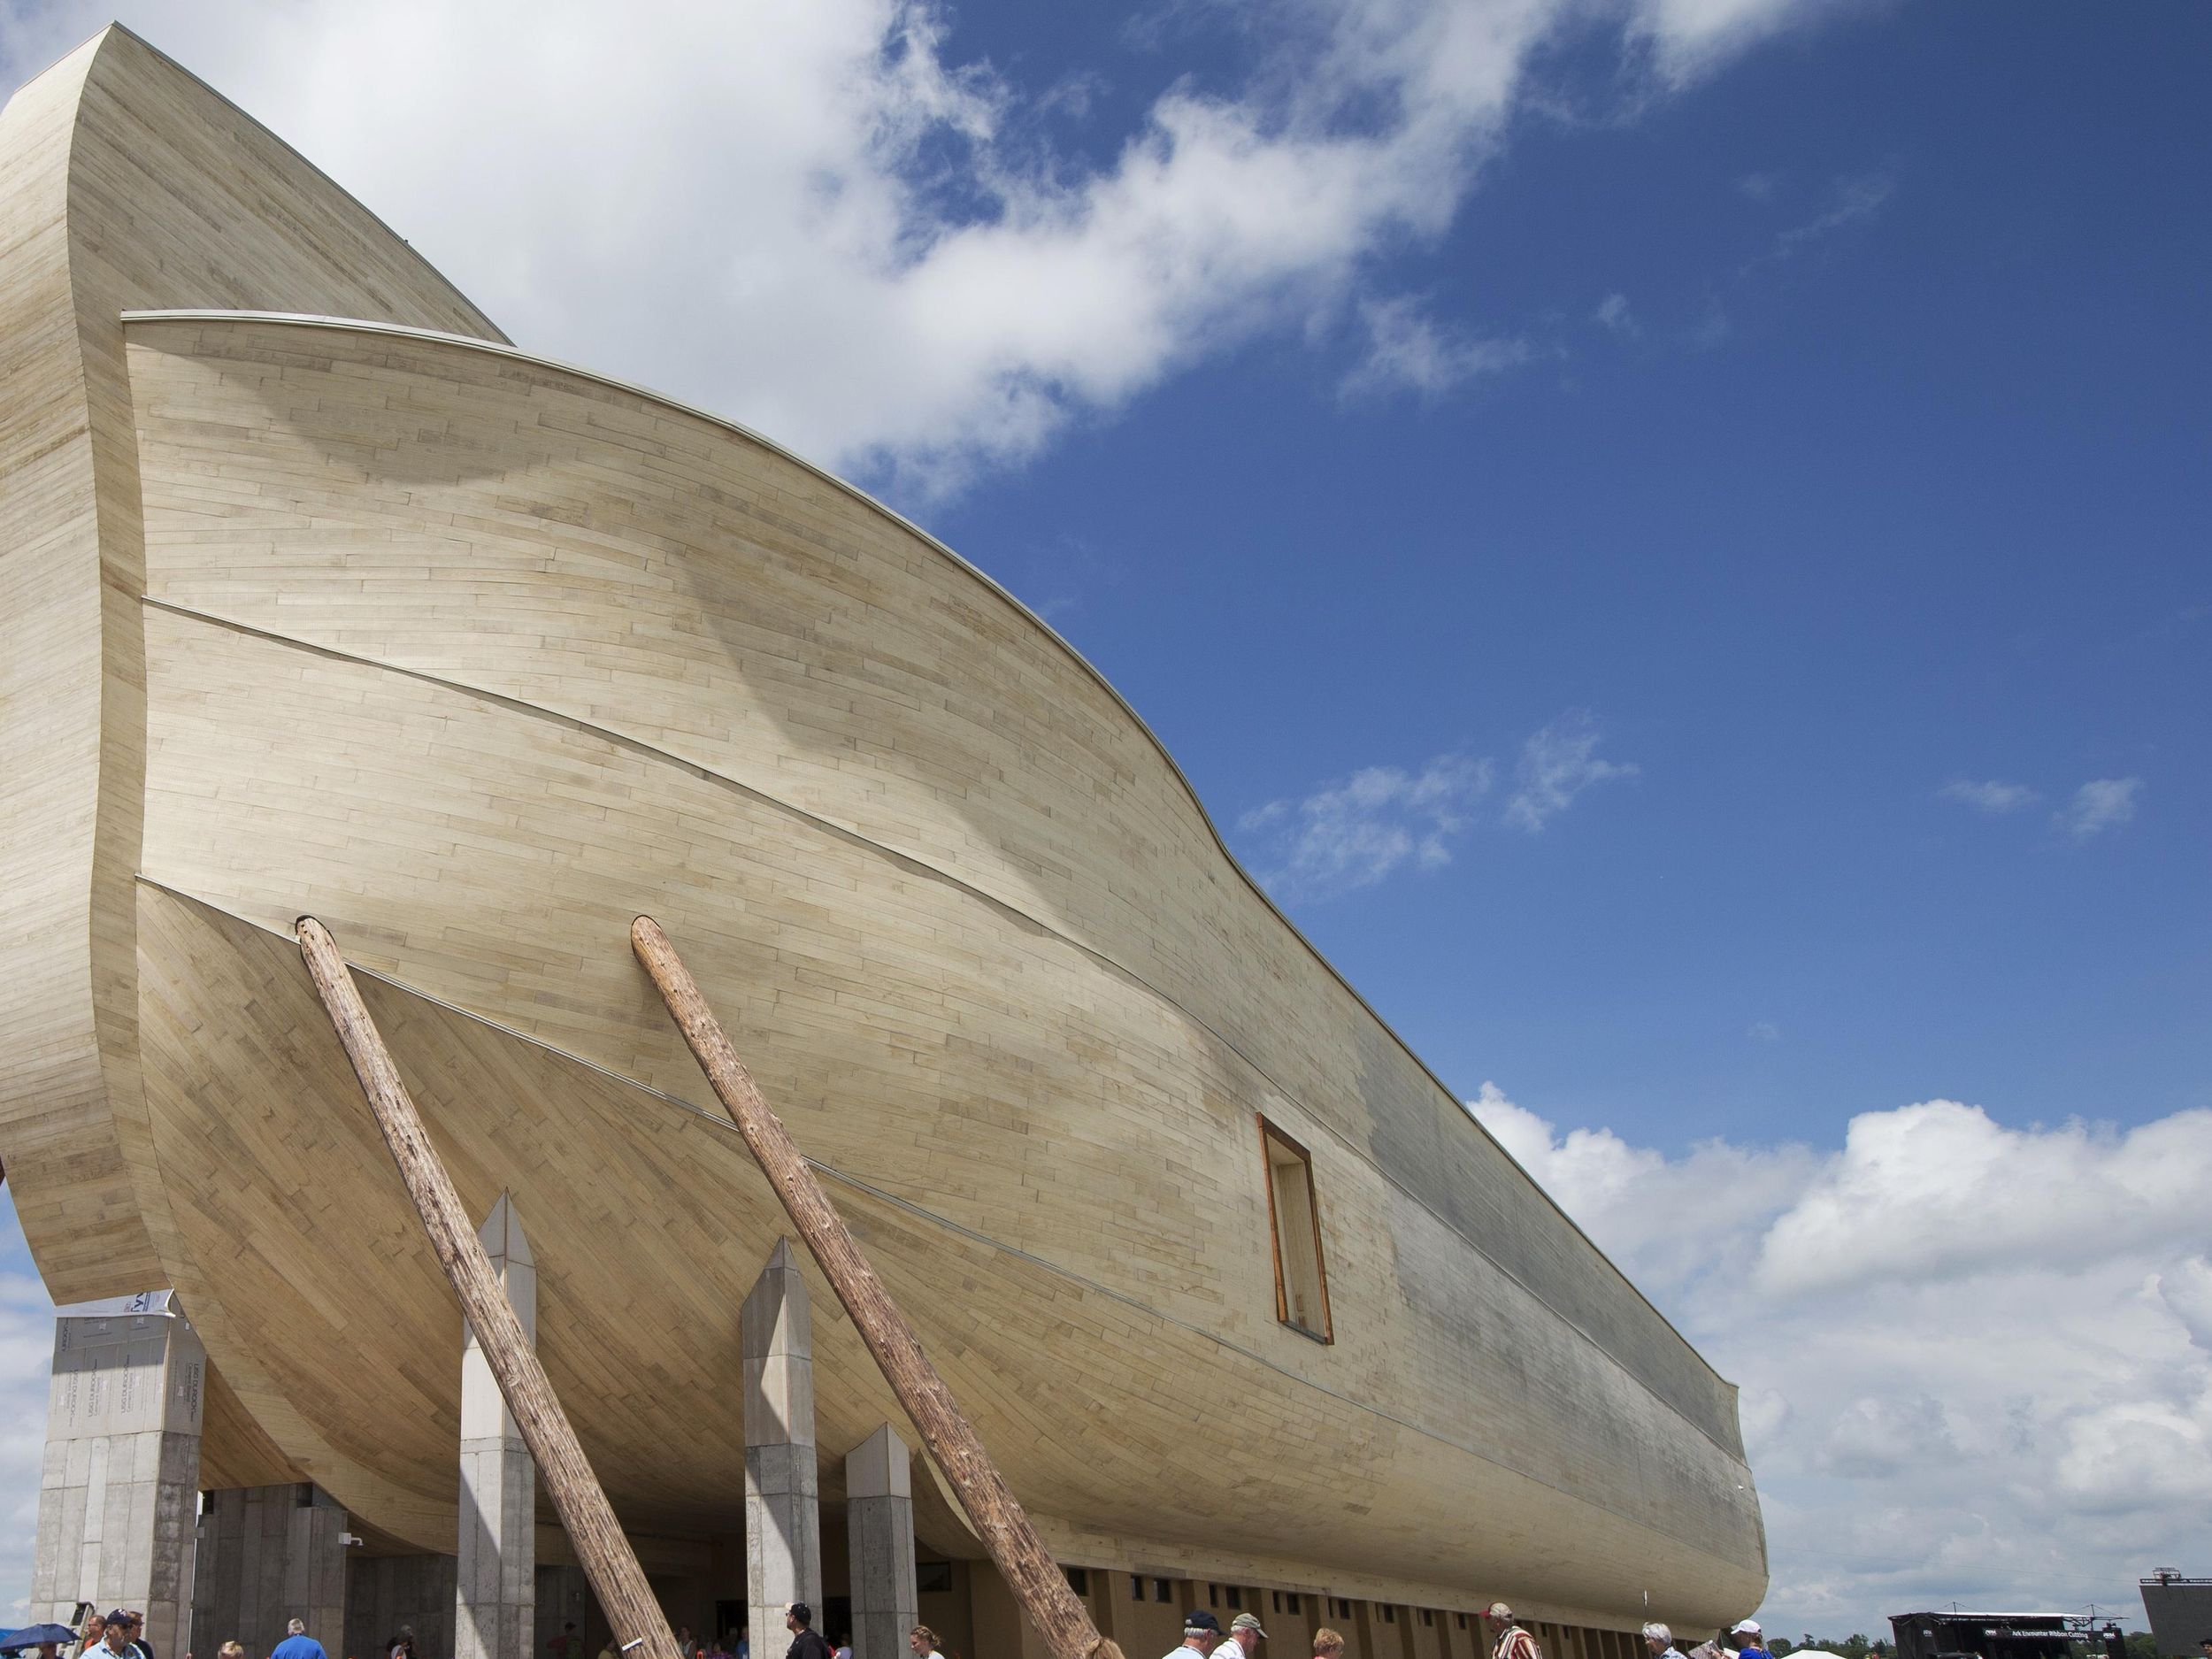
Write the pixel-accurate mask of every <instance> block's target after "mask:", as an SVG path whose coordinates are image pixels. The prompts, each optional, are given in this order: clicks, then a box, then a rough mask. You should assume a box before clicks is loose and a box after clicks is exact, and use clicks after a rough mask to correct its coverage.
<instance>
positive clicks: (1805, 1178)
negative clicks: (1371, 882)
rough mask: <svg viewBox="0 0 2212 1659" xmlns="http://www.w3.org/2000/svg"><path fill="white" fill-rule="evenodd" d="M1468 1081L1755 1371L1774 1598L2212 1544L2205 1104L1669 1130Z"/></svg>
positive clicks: (1601, 1234) (1628, 1251) (1555, 1181)
mask: <svg viewBox="0 0 2212 1659" xmlns="http://www.w3.org/2000/svg"><path fill="white" fill-rule="evenodd" d="M1469 1110H1471V1111H1473V1112H1474V1113H1475V1114H1476V1116H1478V1117H1479V1118H1481V1119H1482V1121H1483V1122H1484V1123H1485V1124H1486V1125H1488V1126H1489V1127H1490V1128H1491V1130H1492V1133H1494V1134H1496V1135H1497V1136H1498V1138H1499V1139H1500V1141H1502V1142H1503V1143H1504V1144H1505V1146H1506V1147H1507V1148H1508V1149H1509V1151H1511V1152H1512V1153H1513V1154H1514V1155H1515V1156H1517V1158H1519V1159H1520V1161H1521V1162H1522V1163H1523V1164H1524V1165H1525V1166H1526V1167H1527V1168H1528V1170H1529V1171H1530V1172H1531V1173H1532V1175H1534V1176H1535V1177H1536V1178H1537V1179H1539V1180H1540V1181H1542V1182H1543V1183H1544V1184H1545V1186H1546V1187H1548V1188H1549V1189H1550V1190H1551V1192H1552V1194H1553V1195H1554V1196H1555V1197H1556V1198H1557V1199H1558V1200H1559V1201H1560V1202H1561V1203H1562V1205H1563V1206H1564V1208H1565V1209H1566V1210H1567V1211H1568V1213H1569V1214H1571V1215H1572V1216H1574V1217H1575V1218H1576V1219H1577V1220H1578V1221H1579V1222H1580V1223H1581V1224H1582V1225H1584V1226H1585V1227H1586V1228H1587V1229H1588V1230H1589V1232H1590V1233H1591V1235H1592V1237H1593V1238H1594V1239H1595V1240H1597V1242H1598V1244H1599V1245H1600V1246H1601V1248H1604V1249H1606V1250H1607V1251H1608V1252H1609V1253H1610V1254H1611V1255H1612V1256H1613V1257H1614V1259H1615V1260H1616V1261H1617V1262H1619V1263H1620V1264H1621V1265H1622V1267H1623V1268H1624V1270H1625V1271H1627V1272H1628V1273H1629V1275H1630V1277H1631V1278H1632V1279H1634V1280H1635V1281H1636V1282H1637V1284H1638V1285H1639V1286H1640V1287H1641V1288H1643V1289H1644V1290H1645V1291H1646V1292H1647V1294H1650V1295H1651V1296H1652V1298H1653V1299H1654V1300H1655V1302H1657V1303H1658V1304H1659V1305H1660V1307H1661V1308H1662V1309H1663V1310H1665V1311H1666V1312H1667V1313H1668V1314H1669V1316H1670V1317H1672V1318H1673V1319H1674V1320H1675V1321H1676V1323H1677V1324H1678V1325H1680V1326H1681V1328H1682V1329H1683V1331H1684V1333H1685V1334H1686V1335H1687V1336H1689V1337H1690V1339H1691V1340H1693V1341H1694V1342H1696V1343H1697V1344H1698V1345H1699V1347H1700V1348H1701V1349H1702V1351H1703V1352H1704V1353H1705V1354H1706V1356H1708V1357H1709V1359H1711V1360H1712V1361H1713V1363H1715V1364H1716V1365H1717V1367H1718V1368H1719V1369H1720V1371H1721V1372H1722V1374H1723V1375H1724V1376H1727V1377H1730V1378H1732V1379H1734V1380H1736V1381H1737V1382H1738V1383H1739V1384H1740V1385H1741V1387H1742V1394H1741V1410H1742V1420H1743V1425H1744V1431H1745V1436H1746V1440H1747V1445H1748V1446H1749V1448H1750V1451H1751V1458H1752V1465H1753V1469H1754V1471H1755V1473H1756V1475H1757V1476H1758V1479H1759V1486H1760V1494H1761V1500H1762V1502H1763V1506H1764V1509H1765V1512H1766V1517H1767V1529H1768V1539H1769V1544H1770V1550H1771V1553H1772V1558H1773V1571H1774V1581H1773V1587H1772V1589H1771V1591H1770V1594H1769V1596H1768V1600H1767V1607H1766V1609H1765V1611H1766V1616H1767V1622H1768V1624H1769V1626H1770V1628H1775V1629H1781V1630H1788V1631H1798V1630H1812V1631H1816V1632H1821V1633H1823V1634H1829V1633H1835V1634H1841V1633H1843V1632H1848V1631H1851V1630H1859V1631H1863V1632H1868V1633H1870V1634H1875V1633H1881V1634H1886V1629H1887V1627H1886V1624H1885V1623H1883V1618H1884V1616H1885V1615H1886V1614H1887V1613H1890V1612H1893V1611H1896V1610H1898V1609H1901V1608H1903V1607H1907V1606H1909V1605H1913V1604H1915V1603H1916V1602H1919V1601H1923V1599H1924V1598H1929V1597H1934V1598H1939V1599H1940V1600H1943V1601H1948V1600H1950V1599H1952V1598H1953V1597H1957V1598H1959V1599H1961V1600H1969V1601H1980V1602H1982V1603H1984V1604H1985V1605H1986V1604H1991V1603H1994V1604H1999V1605H2034V1606H2043V1605H2053V1606H2061V1607H2065V1606H2078V1605H2081V1604H2083V1603H2085V1602H2087V1601H2091V1600H2095V1601H2100V1602H2106V1601H2110V1602H2122V1601H2125V1600H2126V1599H2127V1598H2129V1597H2130V1596H2131V1595H2132V1594H2133V1593H2134V1579H2135V1577H2136V1575H2137V1574H2138V1573H2139V1571H2141V1570H2142V1569H2143V1568H2144V1567H2146V1566H2147V1565H2149V1564H2152V1563H2154V1561H2162V1560H2166V1559H2170V1558H2177V1559H2187V1558H2189V1557H2190V1556H2191V1555H2197V1556H2206V1555H2212V1521H2208V1517H2207V1512H2206V1510H2205V1509H2204V1505H2203V1502H2202V1494H2203V1493H2204V1491H2205V1490H2206V1489H2207V1486H2208V1484H2212V1263H2208V1261H2207V1259H2206V1238H2207V1235H2206V1233H2205V1228H2204V1224H2203V1219H2202V1210H2203V1204H2202V1194H2203V1193H2204V1191H2205V1190H2206V1185H2207V1181H2208V1179H2212V1112H2207V1111H2187V1112H2181V1113H2177V1114H2175V1115H2173V1116H2171V1117H2169V1118H2162V1119H2158V1120H2155V1121H2153V1122H2151V1123H2147V1124H2144V1125H2139V1126H2138V1127H2136V1128H2133V1129H2131V1130H2127V1131H2121V1130H2117V1129H2114V1128H2109V1127H2103V1126H2099V1125H2091V1124H2086V1123H2080V1122H2070V1123H2067V1124H2063V1125H2055V1126H2032V1127H2028V1128H2013V1127H2009V1126H2007V1125H2001V1124H1999V1123H1998V1122H1996V1121H1995V1120H1994V1119H1993V1118H1991V1117H1990V1116H1989V1115H1988V1113H1987V1112H1985V1110H1982V1109H1980V1108H1978V1107H1973V1106H1968V1105H1963V1104H1961V1103H1959V1102H1948V1101H1928V1102H1920V1103H1918V1104H1915V1105H1910V1106H1903V1107H1900V1108H1897V1109H1895V1110H1886V1111H1871V1112H1866V1113H1863V1114H1862V1115H1860V1116H1859V1117H1857V1118H1854V1119H1853V1120H1852V1122H1851V1124H1850V1125H1849V1126H1848V1129H1847V1132H1846V1135H1845V1139H1844V1144H1843V1146H1842V1147H1841V1148H1839V1149H1832V1150H1822V1149H1817V1148H1809V1147H1805V1146H1800V1145H1793V1144H1788V1143H1782V1144H1776V1145H1770V1146H1739V1145H1733V1144H1731V1143H1727V1142H1723V1141H1711V1142H1706V1143H1702V1144H1700V1145H1698V1146H1695V1147H1693V1148H1690V1149H1689V1150H1688V1151H1687V1152H1685V1153H1682V1154H1680V1155H1678V1156H1666V1155H1663V1154H1662V1153H1660V1152H1659V1151H1657V1150H1655V1149H1654V1148H1644V1147H1638V1146H1634V1145H1632V1144H1631V1143H1630V1142H1628V1141H1624V1140H1623V1139H1622V1138H1621V1137H1620V1136H1618V1135H1617V1134H1615V1133H1612V1132H1611V1131H1609V1130H1605V1129H1594V1130H1593V1129H1576V1130H1571V1131H1568V1132H1565V1133H1562V1132H1561V1131H1560V1130H1558V1129H1557V1128H1556V1127H1555V1126H1554V1125H1553V1124H1551V1123H1549V1122H1548V1121H1546V1120H1545V1119H1544V1118H1541V1117H1540V1116H1538V1115H1537V1114H1535V1113H1533V1112H1532V1111H1529V1110H1527V1109H1525V1108H1524V1107H1521V1106H1518V1105H1517V1104H1515V1103H1514V1102H1511V1101H1510V1100H1509V1099H1507V1098H1506V1097H1505V1096H1504V1095H1503V1094H1502V1092H1501V1091H1499V1090H1498V1089H1497V1088H1496V1087H1495V1086H1494V1085H1490V1084H1486V1085H1485V1086H1484V1087H1483V1091H1482V1094H1481V1097H1480V1098H1479V1099H1478V1100H1476V1101H1474V1102H1471V1104H1470V1108H1469Z"/></svg>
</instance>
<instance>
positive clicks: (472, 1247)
mask: <svg viewBox="0 0 2212 1659" xmlns="http://www.w3.org/2000/svg"><path fill="white" fill-rule="evenodd" d="M296 926H297V930H298V933H299V941H300V955H301V956H303V957H304V958H305V959H306V963H307V972H308V975H309V977H310V978H311V979H313V980H314V982H315V991H316V995H319V996H320V997H321V998H322V1003H323V1008H324V1010H325V1011H326V1012H327V1013H328V1014H329V1016H330V1023H331V1025H333V1026H334V1027H335V1028H336V1030H337V1033H338V1041H340V1042H342V1043H343V1044H344V1045H345V1050H346V1058H347V1059H348V1060H349V1061H351V1062H352V1063H353V1074H354V1075H355V1076H356V1077H357V1078H358V1079H361V1092H362V1093H363V1094H365V1095H367V1096H368V1099H369V1106H370V1109H371V1110H373V1111H374V1112H375V1114H376V1121H377V1125H378V1127H380V1129H382V1130H383V1132H384V1144H385V1145H386V1146H388V1147H389V1148H391V1152H392V1162H393V1163H395V1164H397V1165H399V1173H400V1179H403V1181H405V1182H406V1183H407V1191H408V1194H409V1195H410V1196H411V1197H412V1198H413V1199H414V1201H415V1210H416V1212H417V1213H418V1214H419V1215H420V1216H421V1217H422V1225H423V1231H424V1232H425V1233H428V1234H429V1235H430V1248H432V1249H433V1250H434V1251H435V1252H436V1253H437V1257H438V1263H439V1265H441V1266H442V1267H443V1268H444V1269H445V1272H446V1277H447V1278H448V1279H450V1280H452V1282H453V1292H454V1294H455V1295H456V1296H457V1298H458V1299H459V1301H460V1303H461V1311H462V1312H463V1313H464V1314H465V1316H466V1317H467V1318H468V1322H469V1328H470V1329H471V1330H472V1331H474V1332H475V1333H476V1340H477V1342H478V1344H479V1346H480V1348H482V1349H483V1352H484V1356H485V1358H486V1359H488V1361H489V1362H490V1363H491V1370H492V1375H493V1376H494V1377H495V1378H496V1379H498V1381H499V1392H500V1394H501V1395H502V1397H503V1398H504V1399H505V1401H506V1402H507V1409H508V1410H509V1411H510V1412H511V1413H512V1414H513V1417H514V1419H515V1425H516V1426H517V1427H518V1428H519V1429H520V1430H521V1431H522V1438H523V1441H524V1443H525V1444H526V1445H527V1446H528V1447H529V1448H530V1455H531V1456H532V1457H533V1458H534V1459H535V1460H536V1463H537V1465H538V1473H539V1475H540V1476H541V1478H542V1479H544V1481H545V1486H546V1490H547V1491H548V1492H549V1493H550V1494H552V1498H553V1507H554V1508H555V1509H557V1510H558V1511H559V1513H560V1517H561V1525H563V1526H564V1527H565V1528H566V1529H567V1530H568V1536H569V1540H570V1541H571V1542H572V1543H573V1544H574V1545H575V1547H576V1555H577V1558H578V1560H580V1562H581V1563H583V1567H584V1571H585V1572H586V1573H587V1574H588V1575H589V1577H590V1578H591V1587H592V1589H593V1591H594V1592H595V1594H597V1596H598V1598H599V1605H600V1607H601V1608H602V1609H603V1610H604V1611H605V1613H606V1615H607V1621H608V1623H609V1624H611V1625H612V1626H613V1627H614V1632H615V1639H616V1640H617V1641H618V1643H619V1644H620V1647H621V1651H622V1653H623V1654H624V1655H627V1659H677V1654H676V1639H675V1638H674V1637H673V1636H672V1635H671V1634H670V1633H669V1629H668V1621H667V1620H666V1619H664V1617H662V1616H661V1610H660V1604H659V1602H657V1601H656V1600H655V1599H654V1597H653V1592H652V1590H651V1588H650V1586H648V1585H647V1583H646V1581H645V1572H644V1570H643V1569H642V1568H641V1567H640V1566H639V1565H638V1561H637V1556H636V1555H635V1554H634V1552H633V1551H632V1550H631V1548H630V1540H628V1539H626V1538H625V1537H624V1536H623V1535H622V1528H621V1526H620V1525H619V1524H618V1522H617V1521H616V1520H615V1517H614V1509H613V1507H612V1506H611V1504H609V1503H608V1502H607V1494H606V1492H605V1490H604V1489H603V1487H602V1486H600V1484H599V1478H598V1476H596V1475H595V1474H594V1473H593V1472H592V1468H591V1464H590V1463H589V1462H588V1460H587V1459H586V1458H585V1456H584V1450H583V1448H582V1446H581V1445H580V1444H579V1443H578V1441H577V1439H576V1431H575V1429H574V1428H572V1426H571V1425H570V1424H569V1420H568V1414H567V1413H566V1412H565V1411H564V1410H562V1409H561V1402H560V1401H559V1399H558V1398H557V1397H556V1396H555V1394H554V1393H553V1385H552V1384H551V1382H550V1381H549V1380H548V1379H547V1378H546V1374H545V1368H544V1367H543V1366H542V1365H541V1364H540V1363H538V1356H537V1354H536V1353H535V1351H534V1349H533V1348H532V1347H531V1344H530V1340H529V1338H528V1337H526V1336H525V1335H524V1334H523V1331H522V1324H521V1321H520V1320H518V1319H517V1318H516V1317H515V1310H514V1307H513V1305H512V1304H511V1302H508V1300H507V1293H506V1292H505V1291H504V1290H503V1288H502V1287H501V1286H500V1283H499V1279H498V1277H497V1275H495V1273H494V1272H493V1271H492V1264H491V1261H490V1258H489V1257H488V1256H486V1255H485V1254H484V1246H483V1244H482V1242H481V1240H479V1239H478V1238H477V1236H476V1228H475V1226H474V1225H472V1223H471V1222H470V1220H469V1217H468V1211H467V1210H465V1209H463V1208H462V1206H461V1198H460V1194H457V1193H456V1192H455V1191H454V1190H453V1182H452V1179H450V1178H449V1176H448V1175H447V1174H446V1172H445V1165H444V1164H442V1163H440V1162H439V1159H438V1153H437V1149H436V1148H434V1147H433V1146H432V1145H431V1144H430V1136H429V1134H428V1133H426V1131H425V1129H424V1128H423V1122H422V1116H421V1114H420V1113H419V1112H418V1111H417V1110H415V1102H413V1100H411V1098H410V1097H409V1095H408V1093H407V1086H406V1085H405V1084H404V1083H403V1082H401V1081H400V1076H399V1069H398V1067H397V1066H396V1065H394V1064H393V1063H392V1056H391V1053H390V1051H389V1050H388V1049H387V1048H385V1046H384V1039H383V1038H382V1036H380V1034H379V1033H378V1032H377V1029H376V1022H375V1021H374V1020H373V1019H371V1018H370V1017H369V1010H368V1007H367V1005H366V1004H365V1003H364V1002H362V1001H361V993H360V990H359V989H358V987H356V986H355V984H354V982H353V975H352V972H350V971H349V969H348V968H347V966H346V964H345V958H344V957H343V956H341V955H340V954H339V951H338V944H337V941H335V940H334V939H333V938H332V937H331V936H330V930H329V929H328V928H326V927H325V926H323V925H322V924H321V923H320V922H319V921H317V920H316V919H315V918H313V917H311V916H303V917H301V918H299V921H298V923H297V924H296Z"/></svg>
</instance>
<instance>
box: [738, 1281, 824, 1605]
mask: <svg viewBox="0 0 2212 1659" xmlns="http://www.w3.org/2000/svg"><path fill="white" fill-rule="evenodd" d="M737 1323H738V1338H739V1344H740V1346H741V1348H743V1349H744V1360H745V1578H746V1599H747V1601H748V1602H749V1606H750V1609H751V1612H750V1617H751V1620H752V1626H753V1632H754V1640H755V1642H756V1644H765V1643H766V1642H768V1641H771V1640H773V1636H774V1632H775V1631H776V1630H777V1628H778V1627H779V1626H780V1624H781V1623H782V1620H781V1618H780V1617H779V1616H778V1612H777V1609H780V1608H782V1607H785V1606H787V1605H788V1604H789V1603H791V1602H793V1601H804V1602H805V1603H807V1605H808V1606H810V1607H811V1608H813V1609H815V1610H816V1612H817V1614H819V1612H820V1610H821V1606H822V1517H821V1509H820V1495H819V1494H820V1489H821V1473H820V1470H819V1469H818V1467H817V1465H816V1463H815V1448H814V1315H813V1304H812V1302H811V1301H810V1299H809V1297H808V1295H807V1288H806V1281H805V1280H804V1279H801V1278H800V1277H799V1269H798V1264H797V1263H795V1262H794V1261H793V1260H792V1258H791V1241H790V1240H788V1239H779V1240H777V1241H776V1248H775V1249H774V1251H773V1252H772V1254H771V1255H770V1256H769V1257H768V1264H767V1265H766V1266H765V1267H764V1268H763V1269H761V1273H760V1279H759V1280H758V1281H757V1283H756V1284H755V1285H754V1286H753V1288H752V1292H751V1294H749V1295H748V1296H747V1297H746V1298H745V1305H744V1306H743V1307H742V1308H741V1309H740V1310H739V1311H738V1320H737ZM762 1632H768V1634H767V1635H766V1636H764V1635H763V1634H762Z"/></svg>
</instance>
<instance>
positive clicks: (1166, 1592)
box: [1152, 1578, 1175, 1601]
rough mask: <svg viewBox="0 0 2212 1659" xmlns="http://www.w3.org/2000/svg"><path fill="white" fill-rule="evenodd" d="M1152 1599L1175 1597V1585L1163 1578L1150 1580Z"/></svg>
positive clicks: (1159, 1599)
mask: <svg viewBox="0 0 2212 1659" xmlns="http://www.w3.org/2000/svg"><path fill="white" fill-rule="evenodd" d="M1152 1599H1153V1600H1154V1601H1173V1600H1174V1599H1175V1586H1173V1585H1171V1584H1170V1583H1169V1582H1168V1581H1167V1580H1166V1579H1165V1578H1155V1579H1154V1580H1153V1581H1152Z"/></svg>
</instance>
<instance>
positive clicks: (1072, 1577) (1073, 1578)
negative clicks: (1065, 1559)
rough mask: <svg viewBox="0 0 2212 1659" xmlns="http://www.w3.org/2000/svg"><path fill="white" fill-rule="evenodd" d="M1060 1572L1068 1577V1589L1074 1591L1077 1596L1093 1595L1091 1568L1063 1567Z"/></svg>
mask: <svg viewBox="0 0 2212 1659" xmlns="http://www.w3.org/2000/svg"><path fill="white" fill-rule="evenodd" d="M1060 1571H1062V1572H1064V1573H1066V1574H1067V1575H1068V1588H1069V1589H1071V1590H1072V1591H1074V1592H1075V1593H1076V1594H1078V1595H1088V1594H1090V1593H1091V1572H1090V1569H1089V1568H1087V1567H1063V1568H1061V1569H1060Z"/></svg>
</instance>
